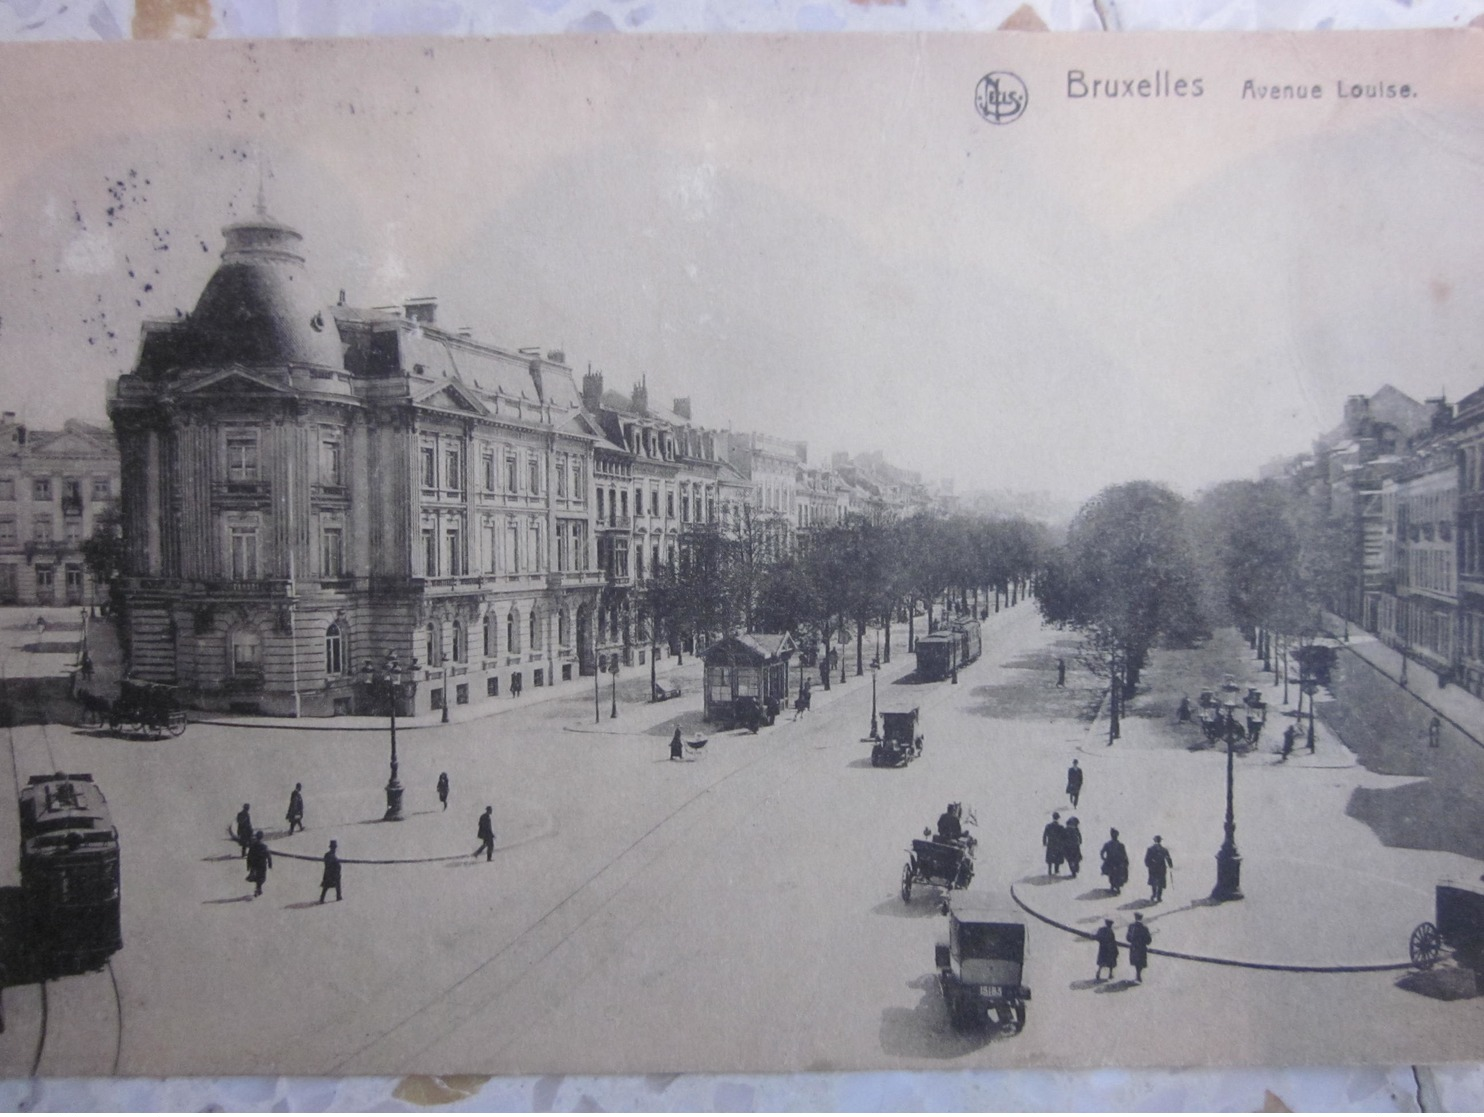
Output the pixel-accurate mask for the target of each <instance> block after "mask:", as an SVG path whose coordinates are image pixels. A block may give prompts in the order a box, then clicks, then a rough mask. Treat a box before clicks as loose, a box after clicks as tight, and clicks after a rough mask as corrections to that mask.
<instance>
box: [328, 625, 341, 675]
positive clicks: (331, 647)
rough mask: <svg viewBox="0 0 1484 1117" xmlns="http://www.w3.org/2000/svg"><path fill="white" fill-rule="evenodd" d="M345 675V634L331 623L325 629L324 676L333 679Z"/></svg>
mask: <svg viewBox="0 0 1484 1117" xmlns="http://www.w3.org/2000/svg"><path fill="white" fill-rule="evenodd" d="M343 674H345V633H344V632H342V631H341V629H340V625H339V624H336V623H333V622H332V623H331V625H330V627H329V628H327V629H325V676H326V677H327V678H335V677H337V676H339V675H343Z"/></svg>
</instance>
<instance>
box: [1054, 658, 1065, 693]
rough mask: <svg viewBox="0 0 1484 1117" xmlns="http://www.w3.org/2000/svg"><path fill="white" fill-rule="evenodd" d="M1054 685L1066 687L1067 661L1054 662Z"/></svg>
mask: <svg viewBox="0 0 1484 1117" xmlns="http://www.w3.org/2000/svg"><path fill="white" fill-rule="evenodd" d="M1056 685H1057V686H1066V685H1067V661H1066V660H1064V659H1058V660H1057V661H1056Z"/></svg>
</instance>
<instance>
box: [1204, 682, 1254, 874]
mask: <svg viewBox="0 0 1484 1117" xmlns="http://www.w3.org/2000/svg"><path fill="white" fill-rule="evenodd" d="M1221 709H1222V723H1221V733H1220V736H1221V739H1222V740H1223V741H1225V742H1226V840H1225V841H1223V842H1222V843H1221V849H1219V850H1218V851H1217V853H1216V887H1215V888H1213V889H1212V890H1211V899H1213V900H1216V901H1217V902H1218V903H1222V902H1225V901H1227V900H1240V899H1241V898H1242V855H1241V854H1240V853H1238V852H1237V816H1236V813H1235V811H1234V809H1233V806H1232V746H1233V745H1235V744H1236V743H1237V742H1238V741H1243V740H1246V738H1247V731H1246V728H1245V727H1244V726H1242V725H1241V724H1239V723H1238V722H1237V717H1236V713H1237V705H1236V703H1235V702H1231V701H1227V702H1223V703H1222V704H1221Z"/></svg>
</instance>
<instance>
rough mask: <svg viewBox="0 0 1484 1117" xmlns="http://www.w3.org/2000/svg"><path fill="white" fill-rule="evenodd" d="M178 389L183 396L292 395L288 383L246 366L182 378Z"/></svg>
mask: <svg viewBox="0 0 1484 1117" xmlns="http://www.w3.org/2000/svg"><path fill="white" fill-rule="evenodd" d="M177 391H178V392H179V393H180V394H181V395H183V396H244V395H247V396H258V395H263V394H264V393H268V394H271V395H276V396H291V395H294V394H295V393H294V392H293V391H292V390H290V389H289V388H288V387H287V386H286V385H284V384H281V383H275V382H274V381H273V380H270V379H269V378H268V377H266V376H263V375H261V374H258V373H254V372H250V371H249V370H247V369H245V368H225V369H221V370H220V371H218V372H212V373H208V374H207V375H205V376H203V377H201V378H200V379H199V380H190V379H182V381H181V382H180V384H179V387H178V388H177Z"/></svg>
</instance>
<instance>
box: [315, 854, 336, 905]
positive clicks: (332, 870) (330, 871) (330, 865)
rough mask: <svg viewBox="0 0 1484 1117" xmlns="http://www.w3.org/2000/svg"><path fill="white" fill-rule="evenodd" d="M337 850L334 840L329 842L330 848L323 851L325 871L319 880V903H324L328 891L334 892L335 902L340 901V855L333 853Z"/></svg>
mask: <svg viewBox="0 0 1484 1117" xmlns="http://www.w3.org/2000/svg"><path fill="white" fill-rule="evenodd" d="M336 848H337V845H336V842H335V840H334V839H333V838H332V839H331V840H330V848H329V849H327V850H325V871H324V874H323V875H322V876H321V877H320V878H319V902H320V903H324V902H325V895H326V894H327V893H328V892H329V891H330V889H332V888H333V889H334V890H335V900H336V902H337V903H338V902H339V900H340V855H339V854H338V853H336V852H335V850H336Z"/></svg>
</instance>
